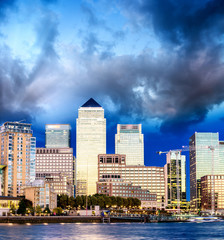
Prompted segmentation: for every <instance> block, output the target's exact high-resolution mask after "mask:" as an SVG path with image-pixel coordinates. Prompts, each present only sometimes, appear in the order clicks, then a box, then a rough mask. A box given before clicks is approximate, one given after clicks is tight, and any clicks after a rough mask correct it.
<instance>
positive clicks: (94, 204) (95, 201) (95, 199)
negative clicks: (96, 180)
mask: <svg viewBox="0 0 224 240" xmlns="http://www.w3.org/2000/svg"><path fill="white" fill-rule="evenodd" d="M97 204H98V203H97V198H96V197H95V196H92V198H91V205H92V206H96V205H97Z"/></svg>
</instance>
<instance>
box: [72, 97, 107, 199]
mask: <svg viewBox="0 0 224 240" xmlns="http://www.w3.org/2000/svg"><path fill="white" fill-rule="evenodd" d="M102 153H103V154H104V153H106V119H105V118H104V109H103V108H102V107H101V106H100V104H99V103H97V102H96V101H95V100H94V99H93V98H90V99H89V100H88V101H87V102H86V103H84V104H83V105H82V106H81V107H80V108H79V112H78V118H77V119H76V166H77V167H76V195H92V194H95V193H96V182H97V181H98V154H102Z"/></svg>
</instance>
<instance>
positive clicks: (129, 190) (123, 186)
mask: <svg viewBox="0 0 224 240" xmlns="http://www.w3.org/2000/svg"><path fill="white" fill-rule="evenodd" d="M97 193H98V194H104V195H107V196H110V197H111V196H115V197H118V196H119V197H123V198H129V197H132V198H138V199H139V200H141V201H148V202H149V201H153V202H155V201H156V200H157V195H156V194H153V193H150V192H149V190H147V189H142V188H141V187H140V186H134V185H133V184H132V183H131V182H125V181H124V180H123V179H122V178H120V175H116V174H113V175H112V174H109V175H103V176H102V178H101V179H100V180H99V181H98V182H97Z"/></svg>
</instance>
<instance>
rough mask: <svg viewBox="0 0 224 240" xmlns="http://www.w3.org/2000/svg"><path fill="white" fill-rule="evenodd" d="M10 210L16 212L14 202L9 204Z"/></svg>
mask: <svg viewBox="0 0 224 240" xmlns="http://www.w3.org/2000/svg"><path fill="white" fill-rule="evenodd" d="M10 212H11V213H12V214H15V213H16V207H15V204H13V203H12V204H11V206H10Z"/></svg>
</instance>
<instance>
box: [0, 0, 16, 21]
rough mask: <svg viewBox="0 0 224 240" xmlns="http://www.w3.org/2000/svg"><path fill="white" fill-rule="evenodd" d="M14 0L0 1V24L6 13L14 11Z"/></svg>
mask: <svg viewBox="0 0 224 240" xmlns="http://www.w3.org/2000/svg"><path fill="white" fill-rule="evenodd" d="M15 3H16V0H0V20H1V21H0V23H1V22H2V21H4V20H5V19H6V17H7V11H9V10H12V9H15V8H16V7H15Z"/></svg>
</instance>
